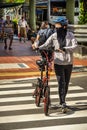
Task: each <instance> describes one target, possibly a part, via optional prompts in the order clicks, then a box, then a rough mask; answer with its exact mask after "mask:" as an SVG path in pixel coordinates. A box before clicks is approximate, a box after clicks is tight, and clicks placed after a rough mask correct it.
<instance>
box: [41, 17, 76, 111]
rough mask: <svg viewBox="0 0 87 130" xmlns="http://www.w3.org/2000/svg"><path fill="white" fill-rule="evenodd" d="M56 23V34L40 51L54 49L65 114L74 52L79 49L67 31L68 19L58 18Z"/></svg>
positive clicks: (72, 36)
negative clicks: (48, 48)
mask: <svg viewBox="0 0 87 130" xmlns="http://www.w3.org/2000/svg"><path fill="white" fill-rule="evenodd" d="M54 22H55V30H56V31H55V33H54V34H52V35H51V36H50V37H49V38H48V39H47V41H46V42H45V43H44V44H43V45H41V46H40V47H39V49H45V48H47V47H51V46H52V47H54V70H55V74H56V77H57V81H58V86H59V87H58V92H59V100H60V103H59V104H60V106H61V108H62V111H63V113H66V112H67V105H66V95H67V92H68V86H69V81H70V76H71V73H72V68H73V52H74V50H75V49H76V48H77V47H78V44H77V41H76V39H75V37H74V35H73V33H72V32H70V31H68V29H67V26H68V20H67V19H65V18H58V19H55V20H54Z"/></svg>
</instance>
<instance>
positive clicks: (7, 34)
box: [4, 15, 14, 50]
mask: <svg viewBox="0 0 87 130" xmlns="http://www.w3.org/2000/svg"><path fill="white" fill-rule="evenodd" d="M13 35H14V24H13V22H12V20H10V16H9V15H7V16H6V20H5V22H4V43H5V46H4V49H5V50H6V49H7V39H8V38H9V39H10V44H9V50H12V42H13Z"/></svg>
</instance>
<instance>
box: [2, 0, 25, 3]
mask: <svg viewBox="0 0 87 130" xmlns="http://www.w3.org/2000/svg"><path fill="white" fill-rule="evenodd" d="M5 1H6V3H10V2H12V3H23V2H25V0H5Z"/></svg>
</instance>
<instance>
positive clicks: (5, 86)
mask: <svg viewBox="0 0 87 130" xmlns="http://www.w3.org/2000/svg"><path fill="white" fill-rule="evenodd" d="M31 86H32V83H25V84H24V83H21V82H20V84H16V83H15V84H3V85H2V84H1V85H0V88H18V87H21V88H22V87H31Z"/></svg>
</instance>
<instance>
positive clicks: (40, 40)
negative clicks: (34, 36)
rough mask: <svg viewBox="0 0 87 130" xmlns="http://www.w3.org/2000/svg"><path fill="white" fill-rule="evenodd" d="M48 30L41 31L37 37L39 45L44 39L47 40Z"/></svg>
mask: <svg viewBox="0 0 87 130" xmlns="http://www.w3.org/2000/svg"><path fill="white" fill-rule="evenodd" d="M47 32H48V30H47V31H46V32H43V33H42V34H41V35H40V38H39V46H41V45H43V44H44V43H45V42H46V40H47V36H46V34H47Z"/></svg>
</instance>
